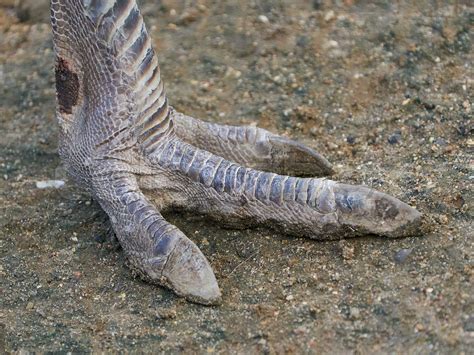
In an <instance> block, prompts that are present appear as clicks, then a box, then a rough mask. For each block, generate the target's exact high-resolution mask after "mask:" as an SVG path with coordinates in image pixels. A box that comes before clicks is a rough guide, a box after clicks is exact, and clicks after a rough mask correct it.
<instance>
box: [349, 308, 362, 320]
mask: <svg viewBox="0 0 474 355" xmlns="http://www.w3.org/2000/svg"><path fill="white" fill-rule="evenodd" d="M350 316H351V318H352V319H359V318H360V310H359V308H357V307H351V309H350Z"/></svg>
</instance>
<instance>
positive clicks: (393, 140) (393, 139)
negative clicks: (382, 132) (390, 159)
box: [388, 133, 402, 144]
mask: <svg viewBox="0 0 474 355" xmlns="http://www.w3.org/2000/svg"><path fill="white" fill-rule="evenodd" d="M401 138H402V135H401V134H400V133H394V134H392V135H391V136H390V137H388V142H389V143H390V144H397V143H398V142H400V139H401Z"/></svg>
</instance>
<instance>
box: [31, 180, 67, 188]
mask: <svg viewBox="0 0 474 355" xmlns="http://www.w3.org/2000/svg"><path fill="white" fill-rule="evenodd" d="M65 184H66V183H65V182H64V181H62V180H47V181H36V188H37V189H51V188H52V189H60V188H61V187H64V185H65Z"/></svg>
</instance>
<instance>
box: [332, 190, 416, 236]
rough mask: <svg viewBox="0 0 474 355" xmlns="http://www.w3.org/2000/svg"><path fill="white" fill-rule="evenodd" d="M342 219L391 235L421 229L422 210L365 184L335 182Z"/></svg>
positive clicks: (354, 226) (367, 231)
mask: <svg viewBox="0 0 474 355" xmlns="http://www.w3.org/2000/svg"><path fill="white" fill-rule="evenodd" d="M334 194H335V202H336V209H337V211H338V217H339V222H340V223H341V224H343V225H345V226H348V227H350V228H351V229H354V230H355V231H360V232H361V233H360V234H377V235H382V236H386V237H391V238H398V237H408V236H413V235H417V234H420V233H421V228H422V214H421V213H420V212H418V211H417V210H416V209H415V208H413V207H410V206H409V205H407V204H406V203H404V202H402V201H400V200H398V199H396V198H395V197H392V196H389V195H387V194H384V193H382V192H378V191H375V190H372V189H369V188H367V187H364V186H352V185H346V184H336V186H335V188H334Z"/></svg>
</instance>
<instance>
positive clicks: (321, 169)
mask: <svg viewBox="0 0 474 355" xmlns="http://www.w3.org/2000/svg"><path fill="white" fill-rule="evenodd" d="M268 139H269V142H270V143H271V145H272V148H271V154H272V160H273V161H274V162H275V164H277V165H279V166H278V167H276V168H278V170H279V171H282V172H284V173H285V174H289V175H296V176H328V175H332V174H333V173H334V170H333V169H332V166H331V163H329V161H328V160H327V159H326V158H324V157H323V156H322V155H321V154H319V153H318V152H316V151H315V150H313V149H311V148H309V147H307V146H305V145H303V144H301V143H298V142H295V141H292V140H290V139H287V138H284V137H279V136H270V137H269V138H268Z"/></svg>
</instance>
